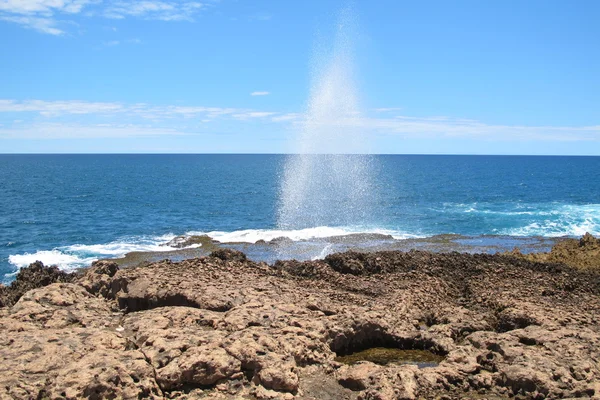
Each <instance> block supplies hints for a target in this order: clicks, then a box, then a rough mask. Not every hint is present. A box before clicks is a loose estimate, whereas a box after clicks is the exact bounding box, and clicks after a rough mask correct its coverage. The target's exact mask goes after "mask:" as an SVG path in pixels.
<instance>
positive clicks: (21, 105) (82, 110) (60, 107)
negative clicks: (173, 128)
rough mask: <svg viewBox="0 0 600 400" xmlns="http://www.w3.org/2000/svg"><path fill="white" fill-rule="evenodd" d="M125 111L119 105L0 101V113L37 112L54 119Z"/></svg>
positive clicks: (75, 101) (77, 101)
mask: <svg viewBox="0 0 600 400" xmlns="http://www.w3.org/2000/svg"><path fill="white" fill-rule="evenodd" d="M123 111H125V107H124V106H123V105H121V104H119V103H101V102H87V101H79V100H70V101H44V100H26V101H16V100H2V99H0V113H3V112H4V113H9V112H35V113H39V114H40V115H43V116H46V117H52V116H58V115H63V114H106V113H115V112H123Z"/></svg>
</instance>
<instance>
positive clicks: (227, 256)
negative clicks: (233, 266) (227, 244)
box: [210, 249, 246, 262]
mask: <svg viewBox="0 0 600 400" xmlns="http://www.w3.org/2000/svg"><path fill="white" fill-rule="evenodd" d="M210 257H215V258H219V259H221V260H223V261H242V262H243V261H246V255H245V254H244V253H242V252H241V251H238V250H232V249H219V250H215V251H213V252H212V253H210Z"/></svg>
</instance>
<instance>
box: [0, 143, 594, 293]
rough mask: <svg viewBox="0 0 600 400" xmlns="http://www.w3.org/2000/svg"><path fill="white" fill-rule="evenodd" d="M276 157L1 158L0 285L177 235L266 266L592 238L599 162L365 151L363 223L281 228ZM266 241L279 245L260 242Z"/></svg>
mask: <svg viewBox="0 0 600 400" xmlns="http://www.w3.org/2000/svg"><path fill="white" fill-rule="evenodd" d="M286 157H288V156H285V155H243V154H239V155H0V280H2V281H3V282H9V281H10V280H11V279H13V276H14V274H15V272H16V271H17V270H18V268H21V267H23V266H26V265H28V264H29V263H31V262H34V261H36V260H40V261H42V262H44V263H45V264H56V265H58V266H59V267H61V268H63V269H65V270H72V269H75V268H78V267H83V266H86V265H89V264H90V263H91V262H92V261H94V260H96V259H99V258H115V257H122V256H124V255H125V254H127V253H130V252H134V251H135V252H144V253H149V254H151V253H153V252H157V254H162V253H163V252H165V250H173V249H172V248H169V246H165V244H166V243H168V242H169V241H170V240H172V239H173V238H174V237H175V236H181V235H183V236H186V235H187V236H190V235H203V234H206V235H209V236H210V237H211V238H213V239H215V240H218V241H219V242H221V243H224V245H225V246H228V247H233V248H240V249H242V250H244V251H247V252H248V254H249V256H250V257H251V258H255V259H257V260H266V261H273V260H274V259H275V258H277V257H279V256H282V255H285V256H293V257H296V258H304V259H310V258H319V257H324V256H325V255H327V254H329V253H331V252H333V251H339V250H346V249H350V248H358V249H366V250H369V249H381V248H400V249H408V248H428V249H434V250H435V249H436V248H437V247H436V246H438V245H439V244H440V243H446V244H448V243H449V245H448V246H449V247H448V246H446V247H443V248H442V249H443V250H446V249H450V250H453V249H457V250H459V251H461V250H464V249H466V251H478V250H481V249H483V251H498V250H510V249H511V248H512V247H514V246H518V245H525V246H531V247H530V248H531V249H534V250H535V249H548V248H549V247H550V246H551V244H552V243H553V240H554V239H553V238H560V237H577V236H580V235H583V234H584V233H585V232H590V233H592V234H594V235H599V234H600V157H562V156H561V157H559V156H547V157H546V156H441V155H440V156H437V155H435V156H434V155H427V156H425V155H423V156H421V155H376V156H369V157H368V160H369V166H370V171H371V172H370V175H369V179H370V180H372V182H371V185H370V186H369V193H364V196H366V197H368V199H369V201H368V202H364V203H361V204H363V205H364V207H368V209H366V210H362V211H363V212H362V213H361V214H360V215H361V218H360V219H357V220H356V221H353V220H352V219H350V220H348V219H346V220H344V221H343V222H344V223H343V224H340V221H341V220H340V219H337V218H335V216H332V219H331V221H330V223H328V221H327V220H324V221H323V220H321V224H320V225H319V226H311V225H310V224H308V225H307V224H303V223H302V221H298V226H296V227H292V228H290V227H286V228H285V229H283V228H281V227H278V221H277V218H278V210H279V209H280V207H281V204H280V201H281V200H280V199H281V193H280V192H281V187H282V182H281V181H282V179H283V174H284V172H283V171H284V166H285V163H286ZM311 187H314V185H312V186H311ZM313 190H315V189H313ZM316 190H317V191H318V190H319V189H316ZM323 190H327V189H326V188H324V189H323ZM281 237H287V238H289V239H290V240H282V239H278V238H281ZM344 238H347V239H344ZM272 239H277V240H275V241H274V242H277V246H271V247H269V246H268V243H267V244H265V242H268V241H270V240H272ZM263 241H265V242H263ZM256 242H258V243H256ZM536 245H539V246H538V247H536ZM453 246H454V247H453ZM461 246H467V247H461ZM191 247H195V248H199V247H200V248H199V250H198V251H199V252H200V253H199V254H201V251H200V250H201V247H202V246H200V245H198V244H195V245H192V246H191ZM282 249H283V251H282Z"/></svg>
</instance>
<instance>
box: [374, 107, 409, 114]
mask: <svg viewBox="0 0 600 400" xmlns="http://www.w3.org/2000/svg"><path fill="white" fill-rule="evenodd" d="M400 110H402V108H401V107H384V108H374V109H373V111H375V112H378V113H387V112H395V111H400Z"/></svg>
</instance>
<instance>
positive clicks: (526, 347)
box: [0, 236, 600, 400]
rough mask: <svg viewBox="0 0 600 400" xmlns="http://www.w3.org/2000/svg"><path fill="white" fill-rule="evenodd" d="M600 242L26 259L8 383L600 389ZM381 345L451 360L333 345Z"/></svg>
mask: <svg viewBox="0 0 600 400" xmlns="http://www.w3.org/2000/svg"><path fill="white" fill-rule="evenodd" d="M568 242H569V241H565V242H564V243H568ZM561 245H562V244H561ZM599 245H600V241H599V240H598V239H595V238H593V237H591V236H585V237H584V238H582V239H581V240H580V241H574V242H573V243H571V244H567V245H562V246H566V247H563V250H560V249H559V250H556V251H555V253H554V254H555V255H553V256H551V255H548V256H543V255H536V256H533V255H527V256H524V255H522V254H520V253H519V252H516V251H515V252H513V253H511V254H495V255H489V254H464V253H432V252H426V251H409V252H400V251H385V252H375V253H357V252H346V253H339V254H333V255H330V256H328V257H326V258H325V259H324V260H320V261H305V262H299V261H294V260H291V261H278V262H276V263H275V264H273V265H268V264H266V263H256V262H252V261H249V260H247V259H246V256H245V255H244V254H243V253H240V252H237V251H233V250H226V249H221V250H217V251H215V252H213V253H211V255H210V256H208V257H201V258H195V259H189V260H184V261H181V262H171V261H168V260H164V261H160V262H156V263H152V264H150V265H146V266H140V267H134V268H124V269H119V267H118V265H117V264H116V263H114V262H111V261H98V262H96V263H94V264H93V265H92V267H90V268H89V269H87V270H86V271H83V272H81V273H78V274H64V273H61V272H60V271H58V270H54V269H52V268H50V269H48V268H47V267H43V266H41V265H40V264H37V263H36V264H32V266H30V267H28V268H27V269H24V270H22V271H21V273H20V274H19V276H18V277H17V280H16V281H15V282H14V283H13V285H14V287H13V286H11V287H3V288H1V289H0V301H2V302H3V304H2V305H4V306H5V307H3V308H1V309H0V327H1V329H2V333H3V335H2V337H1V338H0V359H1V360H2V362H1V363H0V384H1V385H0V398H19V399H29V398H39V399H43V398H51V399H54V398H73V399H74V398H81V397H87V398H95V399H103V398H127V399H129V398H179V399H183V398H189V399H192V398H211V399H380V400H384V399H421V398H422V399H436V398H438V399H468V398H471V399H507V398H515V399H556V398H582V397H588V398H589V397H592V398H599V396H600V366H599V364H598V360H599V359H600V273H599V271H600V260H599V258H598V255H597V253H595V252H596V249H597V247H596V246H599ZM569 246H571V247H569ZM565 249H566V250H565ZM583 253H586V254H587V255H586V256H582V255H581V254H583ZM544 257H546V258H544ZM561 257H562V258H561ZM572 260H576V261H577V260H579V261H577V263H575V262H573V263H571V261H572ZM580 260H585V261H583V262H580ZM582 263H583V264H582ZM568 264H572V266H569V265H568ZM21 274H23V275H21ZM40 277H42V278H43V279H42V278H40ZM51 282H54V283H51ZM13 303H14V304H13ZM372 348H388V349H399V350H407V351H410V350H420V351H428V352H430V353H431V354H434V355H436V356H437V357H438V360H441V361H440V362H439V363H437V362H436V363H435V364H434V365H432V366H428V367H426V368H419V365H415V363H412V364H411V363H408V364H400V363H394V362H391V363H386V364H385V365H379V364H377V363H374V362H370V361H359V362H356V363H353V364H345V363H343V362H340V361H338V360H340V358H338V357H340V356H345V355H348V354H352V353H356V352H358V351H361V350H368V349H372ZM336 358H337V360H336Z"/></svg>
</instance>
